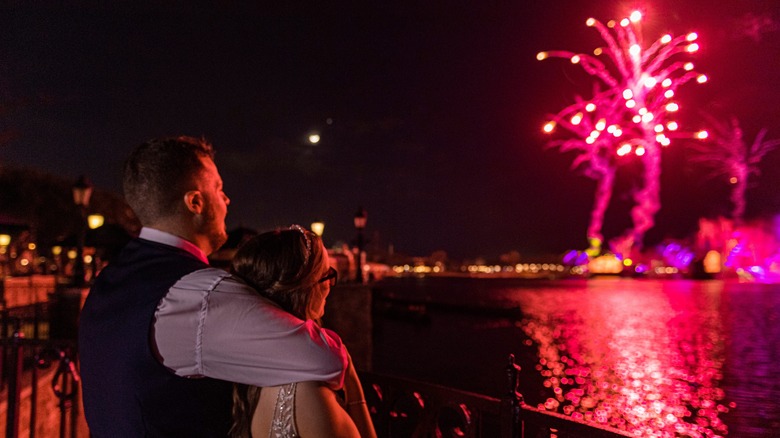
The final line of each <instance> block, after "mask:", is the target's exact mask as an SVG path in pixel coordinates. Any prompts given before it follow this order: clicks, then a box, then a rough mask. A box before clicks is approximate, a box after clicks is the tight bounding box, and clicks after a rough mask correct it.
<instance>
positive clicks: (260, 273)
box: [231, 225, 326, 320]
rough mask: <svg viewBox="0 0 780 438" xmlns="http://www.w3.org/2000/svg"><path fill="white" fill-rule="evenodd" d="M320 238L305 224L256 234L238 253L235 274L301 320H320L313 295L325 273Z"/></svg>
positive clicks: (232, 268) (233, 265) (233, 268)
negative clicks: (314, 313)
mask: <svg viewBox="0 0 780 438" xmlns="http://www.w3.org/2000/svg"><path fill="white" fill-rule="evenodd" d="M323 253H324V251H323V247H322V244H321V242H320V238H319V237H318V236H317V235H316V234H314V233H312V232H311V231H308V230H305V229H304V228H303V227H300V226H298V225H293V226H292V227H290V229H277V230H275V231H269V232H266V233H262V234H258V235H257V236H254V237H252V238H251V239H249V240H248V241H247V242H246V243H244V244H243V245H241V247H240V248H239V249H238V251H237V252H236V255H235V256H234V257H233V262H232V264H231V271H232V272H233V274H234V275H236V276H237V277H239V278H240V279H242V280H244V281H245V282H246V283H247V284H249V285H250V286H252V287H253V288H254V289H255V290H257V292H258V293H259V294H260V295H263V296H265V297H266V298H268V299H270V300H271V301H274V302H275V303H277V304H278V305H279V306H280V307H281V308H282V309H284V310H286V311H287V312H290V313H291V314H293V315H295V316H296V317H298V318H300V319H304V320H305V319H316V318H318V317H319V315H313V307H314V306H313V303H312V296H313V294H314V292H315V291H316V290H317V287H316V286H318V285H319V280H320V278H322V277H323V275H325V271H326V268H325V263H324V260H325V259H324V257H325V254H323Z"/></svg>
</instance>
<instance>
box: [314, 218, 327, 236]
mask: <svg viewBox="0 0 780 438" xmlns="http://www.w3.org/2000/svg"><path fill="white" fill-rule="evenodd" d="M324 231H325V222H323V221H314V222H312V223H311V232H312V233H314V234H316V235H317V236H319V237H322V233H323V232H324Z"/></svg>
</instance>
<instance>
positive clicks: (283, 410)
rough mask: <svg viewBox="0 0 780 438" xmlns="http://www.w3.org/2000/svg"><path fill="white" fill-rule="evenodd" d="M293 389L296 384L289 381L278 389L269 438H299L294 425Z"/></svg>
mask: <svg viewBox="0 0 780 438" xmlns="http://www.w3.org/2000/svg"><path fill="white" fill-rule="evenodd" d="M295 389H296V384H295V383H290V384H288V385H284V386H282V387H281V389H279V395H278V396H277V397H276V407H275V408H274V417H273V419H272V420H271V432H270V433H269V435H268V436H269V437H270V438H299V437H300V435H298V429H297V428H296V427H295Z"/></svg>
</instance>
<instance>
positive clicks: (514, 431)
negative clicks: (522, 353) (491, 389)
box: [500, 354, 524, 438]
mask: <svg viewBox="0 0 780 438" xmlns="http://www.w3.org/2000/svg"><path fill="white" fill-rule="evenodd" d="M519 371H520V367H519V366H518V365H517V364H515V355H514V354H510V355H509V363H508V364H507V367H506V378H507V382H506V383H507V387H506V393H505V394H504V397H502V398H501V415H500V421H501V438H523V436H524V431H523V423H522V420H521V418H520V405H521V404H522V403H523V395H522V394H520V393H519V392H518V391H517V386H518V372H519Z"/></svg>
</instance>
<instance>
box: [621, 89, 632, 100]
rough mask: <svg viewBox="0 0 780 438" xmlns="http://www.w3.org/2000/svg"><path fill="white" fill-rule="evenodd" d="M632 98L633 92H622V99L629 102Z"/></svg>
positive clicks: (626, 90) (628, 90) (627, 90)
mask: <svg viewBox="0 0 780 438" xmlns="http://www.w3.org/2000/svg"><path fill="white" fill-rule="evenodd" d="M633 97H634V92H633V91H631V90H630V89H628V88H626V89H625V90H623V99H626V100H629V99H631V98H633Z"/></svg>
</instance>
